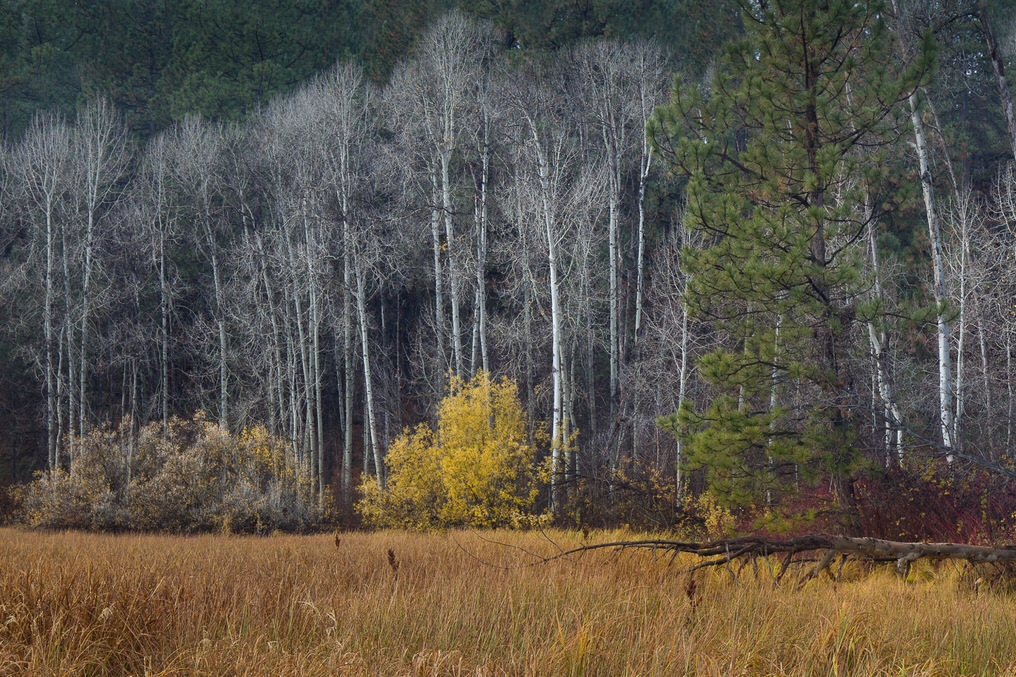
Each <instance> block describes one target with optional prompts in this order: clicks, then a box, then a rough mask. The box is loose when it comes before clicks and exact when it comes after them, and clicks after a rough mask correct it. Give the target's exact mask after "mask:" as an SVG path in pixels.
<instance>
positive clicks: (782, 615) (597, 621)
mask: <svg viewBox="0 0 1016 677" xmlns="http://www.w3.org/2000/svg"><path fill="white" fill-rule="evenodd" d="M631 536H632V535H630V534H623V533H617V532H612V533H597V532H594V533H592V534H590V536H589V541H588V542H597V541H604V540H607V539H616V538H624V537H631ZM338 538H340V539H341V540H340V541H339V542H338V544H336V537H335V536H332V535H322V536H273V537H263V538H257V537H231V536H196V537H172V536H154V535H115V536H113V535H91V534H81V533H36V532H29V531H20V530H10V529H8V530H0V675H4V676H6V675H11V676H14V675H139V676H140V675H685V674H694V675H971V674H974V675H977V674H1012V673H1013V672H1014V671H1016V597H1014V596H1013V593H1011V592H1007V591H1006V590H1004V589H1003V588H1002V587H1001V586H996V587H992V586H989V585H987V584H985V585H980V586H976V587H975V586H974V585H972V584H971V583H970V581H971V576H972V575H973V574H972V573H971V572H969V571H965V570H964V566H963V565H961V564H951V563H943V564H941V565H939V566H937V567H935V566H934V565H931V564H929V565H925V566H918V567H915V569H914V570H913V572H912V574H911V576H910V580H906V581H904V580H902V579H901V578H900V577H899V576H897V575H895V574H894V573H892V572H891V571H889V570H887V569H877V570H874V571H866V570H862V568H861V567H860V566H852V565H848V566H847V568H846V570H845V572H844V576H843V578H842V579H841V580H840V581H839V582H836V583H834V582H832V581H831V580H830V579H828V578H824V577H823V578H821V579H818V580H815V581H811V582H809V583H807V584H806V585H805V586H804V587H803V589H800V590H798V589H796V588H795V585H794V583H793V581H791V580H787V579H785V580H784V582H783V583H782V585H781V587H775V586H774V584H773V579H772V576H771V575H770V573H769V572H768V570H767V568H768V565H767V563H766V562H759V563H758V570H757V572H753V571H752V570H751V568H750V567H749V568H748V569H747V570H744V571H741V573H740V575H739V576H738V577H737V578H736V579H735V578H734V577H733V576H732V575H731V572H729V571H727V570H725V569H724V568H717V569H710V570H703V571H700V572H698V573H697V574H696V575H695V579H694V580H695V585H694V589H693V590H690V589H689V585H688V582H689V576H688V574H687V573H686V571H687V568H688V567H689V566H690V565H691V564H693V563H694V560H690V559H679V560H677V561H675V562H673V563H669V557H667V556H664V555H662V554H654V553H652V552H650V551H624V552H616V551H608V550H598V551H591V552H587V553H584V554H583V555H582V556H573V557H568V558H562V559H557V560H554V561H551V562H548V563H539V564H534V561H535V558H534V555H539V556H547V555H552V554H554V553H555V552H557V549H558V548H568V547H572V546H575V545H579V544H581V543H582V542H583V539H582V535H581V534H576V533H570V532H560V531H555V532H549V533H540V532H527V533H517V532H452V533H448V534H441V535H420V534H406V533H396V532H381V533H344V534H340V535H339V536H338Z"/></svg>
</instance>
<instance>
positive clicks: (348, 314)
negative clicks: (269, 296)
mask: <svg viewBox="0 0 1016 677" xmlns="http://www.w3.org/2000/svg"><path fill="white" fill-rule="evenodd" d="M347 209H348V204H347V202H346V196H345V195H343V209H342V213H343V219H342V360H343V364H344V367H345V386H344V387H343V389H342V390H343V398H344V408H345V419H346V426H345V429H344V430H343V435H344V436H343V447H342V496H343V501H344V502H345V507H346V509H347V510H348V509H351V508H352V505H353V388H354V387H355V381H354V378H355V370H354V369H353V313H352V284H353V283H352V275H353V270H352V238H351V234H350V227H349V220H348V219H347V218H346V216H345V214H346V213H347V211H346V210H347ZM366 451H367V450H366V449H364V455H366Z"/></svg>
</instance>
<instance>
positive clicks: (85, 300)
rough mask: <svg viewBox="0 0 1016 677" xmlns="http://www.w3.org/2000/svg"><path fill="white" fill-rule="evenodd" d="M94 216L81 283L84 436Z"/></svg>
mask: <svg viewBox="0 0 1016 677" xmlns="http://www.w3.org/2000/svg"><path fill="white" fill-rule="evenodd" d="M94 225H95V223H94V216H93V214H92V213H91V211H89V214H88V223H87V226H86V228H85V269H84V274H83V280H82V284H81V335H80V340H81V347H80V348H79V349H78V358H79V359H80V366H79V367H78V434H79V435H80V436H81V437H82V438H84V436H85V421H86V419H87V416H86V409H87V408H86V406H85V402H86V401H87V400H86V385H87V377H88V364H87V360H88V320H89V309H90V301H91V298H92V290H91V287H92V284H91V283H92V238H93V235H94V232H95V231H94Z"/></svg>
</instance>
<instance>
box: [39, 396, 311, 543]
mask: <svg viewBox="0 0 1016 677" xmlns="http://www.w3.org/2000/svg"><path fill="white" fill-rule="evenodd" d="M72 448H73V449H74V456H73V459H72V461H71V463H70V468H69V469H63V468H60V469H57V470H53V471H47V472H42V473H39V474H38V475H37V476H36V479H35V480H34V481H33V482H32V483H31V484H29V485H28V486H27V487H26V488H25V491H24V506H23V514H24V518H25V521H26V522H27V523H28V524H29V525H31V526H34V527H40V528H69V529H91V530H97V531H120V530H143V531H169V532H199V531H232V532H238V533H265V532H269V531H274V530H282V531H298V532H300V531H308V530H311V529H313V528H315V527H316V526H318V524H319V523H320V521H321V517H322V512H321V510H320V507H319V506H318V505H317V503H316V501H315V495H314V491H313V487H312V484H311V482H310V481H309V478H308V477H307V475H306V474H305V473H303V472H301V470H300V468H298V467H297V465H296V463H295V461H294V459H293V455H292V453H291V451H290V449H289V445H288V443H287V442H286V441H285V440H283V439H281V438H278V437H274V436H272V435H270V434H269V433H268V431H267V430H266V429H265V428H264V427H262V426H255V427H253V428H250V429H247V430H244V431H243V432H241V433H240V434H238V435H231V434H230V433H229V432H228V431H227V430H224V429H222V428H220V427H219V426H218V425H216V424H215V423H212V422H210V421H207V420H205V418H204V417H203V416H202V415H200V414H198V415H196V416H195V417H194V418H193V419H191V420H182V419H178V418H174V419H172V420H170V422H169V425H168V426H167V428H166V430H163V428H162V425H161V424H160V423H150V424H148V425H146V426H144V427H142V428H141V430H140V431H137V432H134V431H132V430H131V426H130V422H129V421H124V422H123V423H121V425H120V426H118V427H116V428H112V427H108V426H107V427H102V428H96V429H93V430H92V431H90V432H89V433H88V434H86V435H85V436H84V437H83V438H77V439H74V440H72Z"/></svg>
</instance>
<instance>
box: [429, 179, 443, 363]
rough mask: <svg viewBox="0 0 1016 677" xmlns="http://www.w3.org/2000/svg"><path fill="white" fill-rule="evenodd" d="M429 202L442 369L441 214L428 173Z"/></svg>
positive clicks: (434, 184) (436, 328) (434, 183)
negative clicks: (430, 204)
mask: <svg viewBox="0 0 1016 677" xmlns="http://www.w3.org/2000/svg"><path fill="white" fill-rule="evenodd" d="M430 187H431V203H432V204H433V205H434V207H432V208H431V211H430V242H431V249H432V250H433V253H434V334H435V339H436V340H437V354H438V358H439V359H440V360H441V363H442V367H441V368H442V369H443V368H444V367H443V363H444V360H445V359H446V358H445V348H444V281H443V279H444V275H443V273H442V271H441V232H440V225H441V215H440V214H439V213H438V209H437V194H438V181H437V176H436V174H435V173H434V172H433V171H431V173H430Z"/></svg>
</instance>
